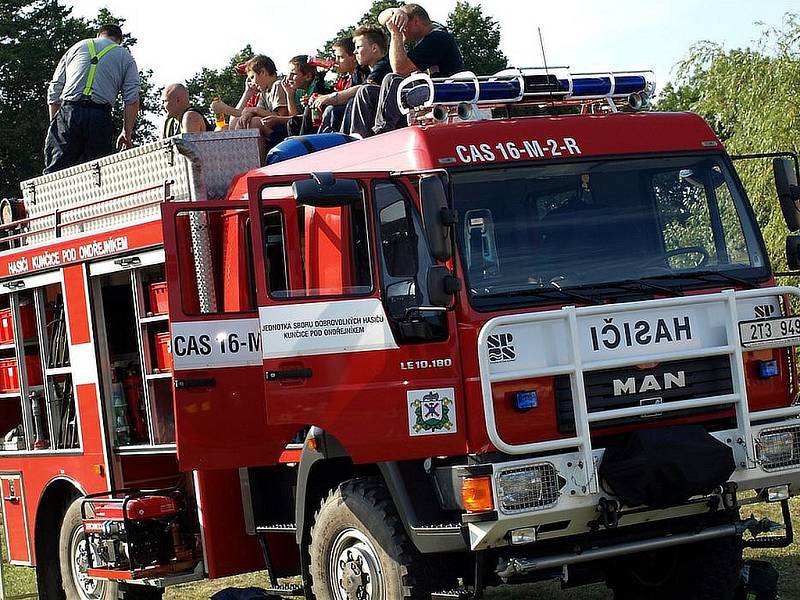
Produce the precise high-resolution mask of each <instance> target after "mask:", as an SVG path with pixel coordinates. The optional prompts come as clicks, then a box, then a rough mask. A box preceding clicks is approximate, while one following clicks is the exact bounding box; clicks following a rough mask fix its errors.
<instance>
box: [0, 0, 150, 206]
mask: <svg viewBox="0 0 800 600" xmlns="http://www.w3.org/2000/svg"><path fill="white" fill-rule="evenodd" d="M101 21H102V22H111V23H113V22H117V23H120V24H121V23H124V20H123V19H116V18H114V16H113V15H111V13H109V12H108V11H107V10H101V11H100V13H99V14H98V16H97V19H95V20H94V21H87V20H86V19H81V18H77V17H74V16H72V9H71V8H68V7H66V6H64V5H63V4H61V2H60V1H59V0H4V2H2V3H0V196H3V197H6V196H8V197H18V196H19V194H20V190H19V182H20V181H22V180H25V179H29V178H31V177H36V176H37V175H39V174H40V173H41V172H42V167H43V166H44V154H43V148H44V138H45V133H46V131H47V125H48V115H47V84H48V82H49V81H50V79H51V77H52V75H53V71H54V70H55V66H56V64H57V63H58V61H59V59H60V58H61V56H62V55H63V54H64V52H66V51H67V50H68V49H69V48H70V46H72V44H74V43H75V42H76V41H77V40H80V39H83V38H86V37H90V36H92V35H93V34H94V32H95V31H96V28H97V27H96V26H97V24H99V22H101ZM135 43H136V39H135V38H132V39H128V40H126V45H127V46H131V45H133V44H135ZM151 74H152V72H151V71H146V72H144V73H142V98H141V100H142V111H143V112H144V113H145V114H147V113H148V112H153V111H157V110H158V95H157V90H155V89H153V86H152V85H151V83H150V75H151ZM119 111H120V108H118V109H117V110H116V111H115V114H116V115H117V116H116V120H117V126H118V127H121V126H122V119H121V116H120V115H121V113H120V112H119ZM134 136H135V139H136V141H137V143H142V142H144V141H148V140H150V139H153V136H154V128H153V125H152V124H151V123H150V122H148V121H147V120H146V119H143V118H140V119H139V120H138V123H137V128H136V130H135V132H134Z"/></svg>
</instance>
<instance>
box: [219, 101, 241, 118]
mask: <svg viewBox="0 0 800 600" xmlns="http://www.w3.org/2000/svg"><path fill="white" fill-rule="evenodd" d="M245 102H246V101H245ZM242 110H243V109H242V108H241V107H237V108H234V107H233V106H230V105H228V104H225V103H224V102H223V101H222V100H214V101H213V102H212V103H211V112H213V113H219V114H221V115H229V116H233V117H241V116H242Z"/></svg>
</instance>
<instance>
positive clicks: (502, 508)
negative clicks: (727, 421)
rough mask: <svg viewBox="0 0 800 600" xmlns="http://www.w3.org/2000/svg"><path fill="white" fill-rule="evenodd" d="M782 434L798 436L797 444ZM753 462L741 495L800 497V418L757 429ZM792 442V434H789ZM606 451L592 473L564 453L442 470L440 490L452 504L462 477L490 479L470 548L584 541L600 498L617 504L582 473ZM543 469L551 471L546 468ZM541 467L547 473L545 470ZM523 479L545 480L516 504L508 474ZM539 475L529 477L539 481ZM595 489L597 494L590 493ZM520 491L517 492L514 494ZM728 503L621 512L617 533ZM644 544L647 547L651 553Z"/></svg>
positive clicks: (725, 436) (471, 522)
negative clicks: (487, 506) (516, 538)
mask: <svg viewBox="0 0 800 600" xmlns="http://www.w3.org/2000/svg"><path fill="white" fill-rule="evenodd" d="M785 432H789V433H790V434H791V435H792V436H794V444H793V445H792V444H791V443H790V442H789V441H788V440H787V436H786V435H784V434H785ZM711 435H713V436H714V437H715V438H716V439H718V440H719V441H721V442H723V443H725V444H727V445H728V446H730V447H731V450H732V452H733V453H734V456H742V452H743V449H744V448H746V447H747V446H749V444H745V442H744V440H742V439H740V438H739V437H737V436H738V435H739V433H738V430H736V429H731V430H726V431H718V432H713V433H712V434H711ZM752 435H753V445H752V446H750V447H754V448H755V449H756V456H755V457H748V458H747V459H746V460H742V461H740V462H739V463H738V466H737V469H736V470H735V471H734V473H733V475H732V476H731V478H730V480H729V482H730V483H734V484H736V488H737V489H738V491H739V492H746V491H748V490H761V489H763V488H770V487H774V486H780V485H787V486H788V488H789V493H790V495H797V494H800V419H797V418H792V419H786V420H782V421H779V422H771V423H769V424H763V425H753V427H752ZM790 437H791V436H790ZM603 452H604V451H603V449H594V450H593V451H592V455H593V459H594V465H593V468H589V469H584V468H583V465H582V464H581V460H582V456H583V455H582V454H580V453H577V452H575V453H565V454H557V455H547V456H539V457H536V458H527V459H521V460H514V461H508V462H495V463H488V464H483V465H481V466H480V469H479V470H477V471H476V470H475V469H474V468H471V467H446V468H444V469H439V472H438V473H437V478H438V479H439V482H440V485H441V484H443V483H444V485H445V486H448V485H449V486H451V487H450V493H448V494H446V495H448V496H450V497H451V498H458V497H459V490H460V483H461V478H462V477H464V476H469V475H470V474H471V473H476V472H480V473H483V474H485V475H491V481H492V492H493V495H494V503H495V510H494V511H491V512H487V513H474V514H472V513H467V514H465V515H464V529H465V533H466V535H467V537H468V540H469V546H470V548H471V549H472V550H486V549H490V548H504V547H510V546H511V545H512V544H511V540H512V532H514V531H515V530H525V531H527V532H528V539H535V540H536V542H539V541H545V540H556V539H565V538H569V537H570V536H579V535H583V534H586V533H588V532H590V531H593V530H597V529H599V528H602V526H601V525H600V524H599V523H600V519H601V514H600V513H599V512H598V505H599V504H600V502H601V498H605V499H606V500H614V499H615V498H614V495H613V494H611V493H609V492H607V491H605V490H603V489H602V486H600V485H597V484H598V482H596V481H594V482H593V481H585V477H582V474H583V473H586V472H590V473H596V468H594V467H596V465H599V464H600V461H601V460H602V457H603ZM545 466H546V467H545ZM540 467H543V468H541V469H540ZM509 472H510V473H525V472H529V473H531V474H532V475H537V476H539V475H541V477H539V479H538V480H537V481H536V482H535V484H534V485H533V490H532V492H531V494H530V495H528V496H524V497H523V501H522V502H516V500H519V498H520V495H519V494H518V493H517V494H516V495H515V496H514V500H515V502H508V501H507V500H508V492H507V490H505V491H504V489H503V485H504V481H505V480H504V474H505V475H507V474H508V473H509ZM535 479H536V477H532V480H535ZM592 489H597V490H598V491H597V492H592V491H591V490H592ZM517 491H518V488H517ZM743 495H744V496H745V499H744V500H740V502H741V503H749V502H760V501H761V498H760V497H757V496H755V495H753V494H749V495H748V494H743ZM724 505H725V502H722V501H720V500H715V499H714V498H713V497H704V498H693V499H691V500H689V501H688V502H686V503H684V504H682V505H679V506H673V507H670V508H666V509H658V510H656V509H649V508H647V507H637V508H632V509H625V510H622V511H620V512H619V513H618V515H619V520H618V523H615V525H616V527H617V528H618V529H619V530H623V529H624V528H625V527H629V526H633V525H641V524H646V523H656V522H659V523H663V522H664V521H667V520H670V519H680V518H683V517H690V516H692V515H700V514H703V513H707V512H708V511H709V510H710V506H718V507H719V508H723V507H724ZM646 546H647V545H646V543H645V544H644V547H646Z"/></svg>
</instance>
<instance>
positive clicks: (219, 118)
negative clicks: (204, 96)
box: [214, 96, 228, 131]
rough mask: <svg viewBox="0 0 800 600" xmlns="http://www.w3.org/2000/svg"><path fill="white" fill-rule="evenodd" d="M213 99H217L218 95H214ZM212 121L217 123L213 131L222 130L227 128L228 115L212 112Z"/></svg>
mask: <svg viewBox="0 0 800 600" xmlns="http://www.w3.org/2000/svg"><path fill="white" fill-rule="evenodd" d="M214 100H215V101H216V100H219V96H214ZM214 122H215V123H216V125H217V128H216V129H215V131H222V130H223V129H227V128H228V117H226V116H225V115H224V114H222V113H214Z"/></svg>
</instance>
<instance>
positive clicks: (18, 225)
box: [0, 180, 174, 244]
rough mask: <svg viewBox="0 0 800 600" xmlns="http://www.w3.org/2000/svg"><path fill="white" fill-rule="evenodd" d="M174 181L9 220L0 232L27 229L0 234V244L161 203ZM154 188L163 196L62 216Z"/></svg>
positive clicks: (0, 227) (1, 227) (169, 197)
mask: <svg viewBox="0 0 800 600" xmlns="http://www.w3.org/2000/svg"><path fill="white" fill-rule="evenodd" d="M173 183H174V181H172V180H167V181H164V183H160V184H158V185H153V186H150V187H146V188H141V189H138V190H133V191H130V192H125V193H123V194H118V195H116V196H110V197H108V198H103V199H101V200H95V201H93V202H88V203H85V204H76V205H73V206H68V207H66V208H57V209H55V210H53V211H51V212H47V213H43V214H41V215H34V216H32V217H26V218H23V219H17V220H15V221H11V222H10V223H4V224H0V232H2V231H5V230H19V229H22V228H25V227H26V226H28V228H27V229H25V230H24V231H20V233H15V234H13V235H7V236H0V244H2V243H7V242H11V241H15V240H19V239H23V238H29V237H32V236H36V235H41V234H46V233H48V232H50V231H55V232H56V235H55V237H59V235H58V232H59V230H60V229H63V228H64V227H71V226H76V225H80V224H81V223H88V222H91V221H96V220H98V219H103V218H108V217H112V216H114V215H119V214H123V213H128V212H132V211H136V210H141V209H143V208H147V207H150V206H154V205H157V204H161V203H162V202H167V201H169V200H170V199H171V196H169V195H168V189H169V186H170V185H172V184H173ZM156 190H164V197H162V198H158V199H156V200H147V201H146V202H140V203H137V204H135V205H132V206H126V207H123V208H115V209H113V210H109V211H105V212H100V213H98V214H95V215H91V216H87V217H81V218H78V219H73V220H64V216H65V215H67V214H70V213H74V212H77V211H80V210H86V209H90V208H92V207H93V206H100V205H106V204H109V203H111V202H114V201H116V200H122V199H124V198H128V197H131V196H135V195H137V194H145V193H147V192H154V191H156ZM48 219H49V220H52V224H47V225H45V226H43V227H38V228H34V227H33V226H31V225H32V224H33V223H38V222H41V221H46V220H48Z"/></svg>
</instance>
